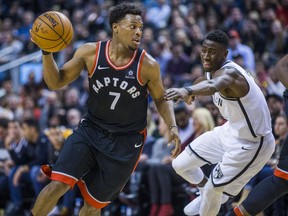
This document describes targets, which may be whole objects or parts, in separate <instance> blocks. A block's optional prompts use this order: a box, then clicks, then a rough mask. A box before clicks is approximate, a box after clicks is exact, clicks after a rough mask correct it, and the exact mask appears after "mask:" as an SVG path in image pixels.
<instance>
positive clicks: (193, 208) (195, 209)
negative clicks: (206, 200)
mask: <svg viewBox="0 0 288 216" xmlns="http://www.w3.org/2000/svg"><path fill="white" fill-rule="evenodd" d="M198 193H199V196H198V197H196V198H195V199H194V200H192V201H191V202H190V203H189V204H188V205H186V206H185V208H184V213H185V214H186V215H188V216H192V215H199V212H200V205H201V200H202V193H203V191H202V189H200V190H199V192H198ZM228 199H229V197H228V196H227V195H224V194H223V195H222V198H221V204H223V203H225V202H227V200H228Z"/></svg>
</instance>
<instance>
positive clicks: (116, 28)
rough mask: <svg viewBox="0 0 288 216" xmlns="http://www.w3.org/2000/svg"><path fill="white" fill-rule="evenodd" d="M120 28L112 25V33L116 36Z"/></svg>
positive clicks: (114, 24)
mask: <svg viewBox="0 0 288 216" xmlns="http://www.w3.org/2000/svg"><path fill="white" fill-rule="evenodd" d="M118 28H119V26H118V24H117V23H113V24H112V31H113V32H115V33H116V34H117V33H118Z"/></svg>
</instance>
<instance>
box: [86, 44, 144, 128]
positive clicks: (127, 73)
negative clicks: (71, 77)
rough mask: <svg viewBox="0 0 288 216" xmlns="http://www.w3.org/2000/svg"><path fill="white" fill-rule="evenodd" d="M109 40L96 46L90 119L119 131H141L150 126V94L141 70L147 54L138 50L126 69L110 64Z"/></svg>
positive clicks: (91, 76)
mask: <svg viewBox="0 0 288 216" xmlns="http://www.w3.org/2000/svg"><path fill="white" fill-rule="evenodd" d="M109 44H110V40H109V41H104V42H103V41H101V42H98V43H97V48H96V57H95V63H94V68H93V70H92V71H91V73H89V88H90V91H89V97H88V100H87V106H88V118H90V119H91V120H92V121H93V122H95V124H97V125H98V126H100V127H102V128H104V129H106V130H111V131H117V132H124V133H129V132H139V131H141V130H143V129H144V128H145V127H146V124H147V106H148V91H147V88H146V85H144V84H143V83H142V82H141V78H140V71H141V66H142V61H143V58H144V56H145V51H144V50H143V49H140V48H138V49H137V50H136V51H135V52H134V55H133V57H132V59H131V60H130V61H129V62H128V63H127V64H126V65H124V66H115V65H113V63H112V62H111V61H110V58H109V54H108V48H109Z"/></svg>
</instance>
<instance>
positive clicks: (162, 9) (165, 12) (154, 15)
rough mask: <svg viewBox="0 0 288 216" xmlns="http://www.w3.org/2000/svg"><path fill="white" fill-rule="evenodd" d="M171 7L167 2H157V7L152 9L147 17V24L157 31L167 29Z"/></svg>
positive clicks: (164, 0) (158, 0)
mask: <svg viewBox="0 0 288 216" xmlns="http://www.w3.org/2000/svg"><path fill="white" fill-rule="evenodd" d="M170 12H171V7H170V5H169V4H167V2H166V0H157V3H156V5H154V6H152V8H150V9H149V10H148V11H147V13H146V15H145V22H147V24H148V25H149V24H151V25H152V26H153V27H154V28H155V29H163V28H165V27H167V23H168V19H169V16H170Z"/></svg>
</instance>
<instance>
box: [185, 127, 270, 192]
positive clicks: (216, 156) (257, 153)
mask: <svg viewBox="0 0 288 216" xmlns="http://www.w3.org/2000/svg"><path fill="white" fill-rule="evenodd" d="M274 149H275V139H274V136H273V134H272V132H271V133H270V134H268V135H266V136H265V137H259V140H258V141H253V142H252V141H249V140H244V139H239V138H237V137H234V136H232V135H231V133H229V130H228V128H227V125H223V126H219V127H215V128H214V130H213V131H209V132H206V133H204V134H202V135H201V136H199V137H198V138H197V139H195V140H194V141H193V142H192V143H191V144H190V145H188V146H187V147H186V149H185V150H186V152H187V153H188V154H189V155H191V154H193V155H196V156H197V157H198V158H200V159H201V160H203V161H205V162H207V163H210V164H217V165H216V166H215V168H214V169H213V171H212V173H211V175H210V178H211V180H212V183H213V185H214V186H215V187H220V186H223V187H224V193H226V194H227V195H229V196H236V195H237V194H238V193H239V192H240V191H241V189H242V188H243V187H244V186H245V185H246V184H247V183H248V181H249V180H250V179H251V178H252V177H253V176H254V175H256V174H257V173H258V172H259V171H260V170H261V169H262V167H263V166H264V165H265V164H266V162H267V161H268V160H269V159H270V157H271V156H272V154H273V152H274Z"/></svg>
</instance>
